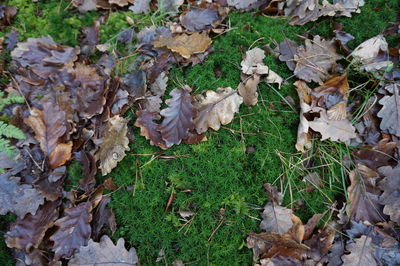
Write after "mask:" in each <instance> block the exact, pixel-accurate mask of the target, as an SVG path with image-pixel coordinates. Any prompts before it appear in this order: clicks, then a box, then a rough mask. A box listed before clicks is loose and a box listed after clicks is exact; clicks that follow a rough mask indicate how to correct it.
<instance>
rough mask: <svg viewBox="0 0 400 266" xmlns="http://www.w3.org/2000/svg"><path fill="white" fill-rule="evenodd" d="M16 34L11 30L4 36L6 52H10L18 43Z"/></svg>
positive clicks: (14, 30) (15, 31)
mask: <svg viewBox="0 0 400 266" xmlns="http://www.w3.org/2000/svg"><path fill="white" fill-rule="evenodd" d="M18 36H19V34H18V32H17V30H16V29H12V30H11V31H10V32H9V33H7V34H6V37H7V39H6V41H5V42H4V43H5V44H6V45H7V46H6V48H7V50H9V51H11V50H12V49H14V47H15V46H16V45H17V43H18V41H19V40H18Z"/></svg>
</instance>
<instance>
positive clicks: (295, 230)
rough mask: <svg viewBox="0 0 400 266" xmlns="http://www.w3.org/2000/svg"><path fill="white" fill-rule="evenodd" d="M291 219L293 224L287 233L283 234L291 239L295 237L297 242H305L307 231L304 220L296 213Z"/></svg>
mask: <svg viewBox="0 0 400 266" xmlns="http://www.w3.org/2000/svg"><path fill="white" fill-rule="evenodd" d="M291 219H292V222H293V225H292V227H291V228H290V229H289V230H288V231H287V232H286V233H285V234H283V236H284V237H286V238H289V239H293V240H294V241H296V242H297V243H301V242H303V239H304V233H305V228H304V225H303V222H302V221H301V220H300V218H299V217H297V216H296V215H292V217H291Z"/></svg>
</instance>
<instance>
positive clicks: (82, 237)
mask: <svg viewBox="0 0 400 266" xmlns="http://www.w3.org/2000/svg"><path fill="white" fill-rule="evenodd" d="M91 211H92V204H91V203H90V202H84V203H80V204H79V205H77V206H76V207H71V208H68V209H65V210H64V216H63V217H62V218H60V219H58V220H57V221H56V222H55V226H57V227H58V228H57V231H56V232H55V233H54V234H53V235H52V236H51V237H50V240H51V241H53V242H54V245H53V248H52V249H53V251H54V253H55V257H56V259H59V258H70V257H71V256H72V255H73V253H74V251H76V250H78V249H79V248H80V247H81V246H84V245H86V243H87V241H88V239H89V238H90V233H91V228H90V221H91V220H92V215H91V214H90V212H91Z"/></svg>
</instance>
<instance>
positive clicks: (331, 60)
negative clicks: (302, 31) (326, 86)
mask: <svg viewBox="0 0 400 266" xmlns="http://www.w3.org/2000/svg"><path fill="white" fill-rule="evenodd" d="M340 58H342V56H340V55H338V54H337V53H336V48H335V45H334V42H332V41H327V40H324V39H322V38H321V37H320V36H318V35H316V36H314V39H313V40H309V39H306V40H305V44H304V46H300V47H299V48H298V49H297V53H296V54H295V55H294V60H295V62H296V68H295V69H294V74H295V75H296V77H298V78H300V79H302V80H305V81H307V82H311V81H314V82H317V83H320V84H322V83H323V81H325V80H326V79H327V78H328V77H329V72H330V71H331V69H332V68H333V67H334V66H335V65H336V61H337V60H339V59H340Z"/></svg>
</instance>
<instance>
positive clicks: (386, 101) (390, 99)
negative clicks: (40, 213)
mask: <svg viewBox="0 0 400 266" xmlns="http://www.w3.org/2000/svg"><path fill="white" fill-rule="evenodd" d="M385 88H386V90H388V91H389V92H391V93H392V94H390V95H385V96H384V97H383V98H382V99H380V100H379V104H381V105H382V109H381V110H380V111H379V112H378V114H377V116H378V117H380V118H382V121H381V124H380V128H381V129H382V130H384V131H387V132H389V133H390V134H394V135H396V136H398V137H399V136H400V96H399V89H400V83H396V84H386V86H385Z"/></svg>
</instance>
